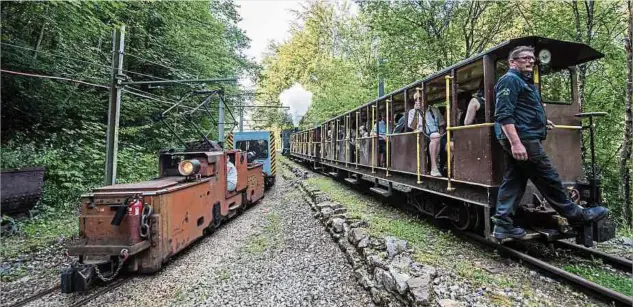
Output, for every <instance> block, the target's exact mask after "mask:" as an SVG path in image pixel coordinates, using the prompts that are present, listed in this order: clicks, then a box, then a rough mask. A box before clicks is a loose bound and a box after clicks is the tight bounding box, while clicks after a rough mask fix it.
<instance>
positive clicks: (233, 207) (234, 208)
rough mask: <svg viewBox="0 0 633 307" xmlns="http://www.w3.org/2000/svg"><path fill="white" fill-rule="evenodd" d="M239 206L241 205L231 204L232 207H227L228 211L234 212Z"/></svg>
mask: <svg viewBox="0 0 633 307" xmlns="http://www.w3.org/2000/svg"><path fill="white" fill-rule="evenodd" d="M240 206H241V204H233V205H231V206H229V211H235V210H236V209H238V208H239V207H240Z"/></svg>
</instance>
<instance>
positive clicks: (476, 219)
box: [291, 36, 615, 246]
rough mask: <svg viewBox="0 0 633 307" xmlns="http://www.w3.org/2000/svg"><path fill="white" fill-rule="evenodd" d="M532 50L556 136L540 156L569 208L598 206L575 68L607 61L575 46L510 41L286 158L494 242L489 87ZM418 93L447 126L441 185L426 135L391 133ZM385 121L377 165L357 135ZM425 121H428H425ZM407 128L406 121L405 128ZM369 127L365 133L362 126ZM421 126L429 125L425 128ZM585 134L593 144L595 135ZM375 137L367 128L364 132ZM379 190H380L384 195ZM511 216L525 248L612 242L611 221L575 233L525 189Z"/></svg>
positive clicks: (308, 141) (370, 146) (404, 91)
mask: <svg viewBox="0 0 633 307" xmlns="http://www.w3.org/2000/svg"><path fill="white" fill-rule="evenodd" d="M521 45H529V46H534V47H535V54H536V55H537V58H538V61H537V63H536V64H537V65H535V68H534V82H535V84H537V86H538V88H539V90H540V91H541V96H542V99H543V103H544V104H545V106H546V107H545V109H546V112H547V117H548V119H549V120H551V121H552V122H554V123H555V124H556V128H555V129H553V130H550V131H548V136H547V140H546V141H545V142H544V148H545V150H546V152H547V153H548V155H549V156H550V158H551V160H552V162H553V164H554V165H555V167H556V168H557V170H558V171H559V174H560V176H561V180H562V181H563V184H564V186H566V187H568V189H569V191H570V195H572V199H573V200H575V201H576V202H577V203H579V204H582V205H585V206H593V205H596V204H598V203H599V202H600V201H601V199H600V192H599V191H600V190H599V182H597V181H596V180H593V179H592V178H594V177H595V176H589V179H592V180H587V179H585V178H584V175H583V170H582V165H583V161H582V156H581V143H582V130H583V129H585V128H589V127H590V126H591V125H589V126H582V119H583V118H588V120H589V121H591V122H592V123H593V121H594V116H597V115H602V114H596V113H585V114H579V112H580V108H579V104H578V101H579V99H578V92H577V83H578V80H577V77H576V72H575V66H577V65H579V64H582V63H586V62H590V61H593V60H597V59H600V58H602V57H603V54H601V53H600V52H598V51H596V50H594V49H592V48H591V47H589V46H587V45H584V44H580V43H574V42H567V41H560V40H554V39H549V38H544V37H536V36H531V37H523V38H517V39H513V40H509V41H506V42H504V43H502V44H500V45H498V46H496V47H494V48H491V49H489V50H487V51H485V52H482V53H480V54H477V55H475V56H472V57H470V58H468V59H466V60H464V61H462V62H460V63H458V64H455V65H453V66H451V67H448V68H446V69H443V70H441V71H439V72H437V73H435V74H432V75H430V76H428V77H426V78H424V79H422V80H419V81H416V82H414V83H412V84H409V85H407V86H405V87H403V88H401V89H398V90H395V91H393V92H391V93H389V94H386V95H384V96H382V97H379V98H378V99H376V100H374V101H371V102H369V103H367V104H365V105H362V106H360V107H358V108H356V109H354V110H351V111H349V112H347V113H345V114H341V115H340V116H338V117H336V118H332V119H330V120H327V121H326V122H324V123H322V124H320V125H318V126H317V127H315V128H312V129H307V130H303V131H299V132H297V133H294V134H293V135H292V136H291V155H292V157H294V158H296V159H301V160H304V161H308V162H310V163H312V165H313V166H314V167H316V168H325V169H326V170H329V171H331V173H332V174H334V175H338V176H342V177H346V178H345V180H346V181H348V182H350V183H357V182H358V180H370V181H374V187H373V188H371V190H372V191H374V192H376V193H378V194H380V195H383V196H390V195H391V194H392V187H393V183H398V184H400V185H401V186H406V187H407V188H409V189H411V192H409V194H408V204H409V205H411V206H414V207H415V208H416V209H418V210H419V211H420V212H423V213H425V214H428V215H430V216H433V217H434V218H436V219H447V220H449V221H451V222H452V223H453V225H455V226H456V227H457V228H458V229H461V230H467V229H468V230H477V231H482V232H483V233H484V234H485V236H486V237H487V238H488V239H490V240H494V238H493V237H492V236H491V221H490V217H491V215H493V214H494V207H495V203H496V196H497V190H498V188H499V185H500V184H501V181H502V176H503V171H504V165H503V152H502V149H501V147H500V145H499V143H498V141H497V140H496V137H495V132H494V123H493V122H494V120H493V116H494V103H493V101H494V86H495V83H496V81H497V79H498V78H499V77H501V76H502V75H503V74H505V73H506V72H507V70H508V66H507V57H508V54H509V52H510V50H512V49H513V48H514V47H516V46H521ZM480 86H483V91H484V98H485V106H483V107H484V112H485V114H484V116H483V118H485V121H484V122H482V123H477V124H473V125H468V126H464V125H463V124H462V123H461V122H460V116H459V115H460V113H462V112H465V105H466V104H467V102H468V100H469V98H470V97H471V96H472V94H473V93H474V92H477V91H478V90H479V87H480ZM416 92H418V93H419V95H421V97H422V100H423V101H424V105H425V106H427V107H428V105H433V106H437V107H439V109H440V110H441V111H442V114H444V119H445V121H446V124H447V131H446V136H447V139H448V140H452V141H453V143H454V148H452V149H451V148H450V146H446V147H447V151H448V152H447V156H448V157H450V156H451V155H452V156H453V159H447V168H446V171H445V173H444V174H443V176H442V177H434V176H431V175H430V171H431V170H430V166H429V156H428V142H429V141H428V136H427V135H425V133H424V132H422V131H421V132H407V133H392V132H391V131H393V127H394V125H395V116H396V115H397V114H398V113H403V114H404V116H407V114H408V111H409V110H410V109H411V108H413V104H414V101H413V97H414V95H415V93H416ZM378 117H382V118H383V119H384V120H385V125H386V130H387V134H386V136H385V145H386V146H385V153H384V155H385V158H384V164H381V161H380V159H379V157H380V155H379V146H380V145H379V137H378V136H363V135H360V132H359V128H360V127H361V125H365V126H369V125H371V126H375V125H376V122H377V118H378ZM422 118H423V121H425V120H426V119H425V116H422ZM405 122H406V119H405ZM368 123H369V125H368ZM423 125H425V123H424V124H423ZM590 129H591V130H590V131H589V133H590V134H591V138H593V130H592V129H593V128H590ZM367 130H368V131H371V130H372V129H371V127H367ZM592 144H593V143H592ZM379 180H386V181H387V182H388V184H387V185H386V186H384V185H380V184H379ZM516 209H517V212H516V219H517V221H518V222H519V223H520V224H521V225H523V226H525V227H527V228H529V229H530V233H529V234H528V238H544V239H547V240H557V239H560V238H566V237H576V238H577V239H578V241H580V242H582V243H583V244H585V245H588V246H589V245H592V244H593V242H592V241H594V240H595V241H605V240H608V239H611V238H613V237H614V231H615V226H614V224H613V223H612V222H610V221H609V220H608V219H603V220H600V221H598V222H596V223H594V224H593V225H584V226H583V227H580V228H574V227H571V226H570V225H569V223H568V222H567V220H566V219H565V218H563V217H562V216H559V215H558V214H557V213H556V211H554V210H553V209H552V208H551V206H549V205H548V204H547V202H546V201H544V200H543V198H542V197H541V195H540V194H539V193H538V191H536V189H535V188H534V186H533V185H532V184H531V183H530V184H529V185H528V188H527V191H526V193H525V194H524V197H523V199H522V200H521V203H520V206H518V208H516Z"/></svg>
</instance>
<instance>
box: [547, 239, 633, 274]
mask: <svg viewBox="0 0 633 307" xmlns="http://www.w3.org/2000/svg"><path fill="white" fill-rule="evenodd" d="M555 244H556V245H558V246H559V247H562V248H567V249H571V250H576V251H579V252H580V253H582V254H585V255H589V256H594V257H596V258H600V259H602V260H604V262H605V263H608V264H610V265H611V266H613V267H614V268H616V269H618V270H622V271H626V272H629V273H631V272H632V271H633V261H631V260H629V259H625V258H622V257H618V256H614V255H610V254H607V253H605V252H601V251H599V250H595V249H591V248H587V247H584V246H582V245H578V244H574V243H570V242H567V241H556V242H555Z"/></svg>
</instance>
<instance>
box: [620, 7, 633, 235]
mask: <svg viewBox="0 0 633 307" xmlns="http://www.w3.org/2000/svg"><path fill="white" fill-rule="evenodd" d="M627 13H628V22H627V24H628V26H627V28H628V29H627V33H626V40H625V44H626V45H625V49H626V99H625V102H624V104H625V107H624V108H625V113H624V139H623V141H622V142H623V144H622V152H621V153H620V179H621V180H622V183H621V184H620V188H619V192H620V199H621V200H622V217H623V218H624V220H625V222H626V225H627V227H628V228H629V229H631V228H632V227H633V204H632V200H631V198H632V195H631V154H632V152H633V140H632V139H631V137H632V136H631V134H633V112H632V110H631V100H633V50H632V46H631V44H632V43H633V4H632V3H631V1H627Z"/></svg>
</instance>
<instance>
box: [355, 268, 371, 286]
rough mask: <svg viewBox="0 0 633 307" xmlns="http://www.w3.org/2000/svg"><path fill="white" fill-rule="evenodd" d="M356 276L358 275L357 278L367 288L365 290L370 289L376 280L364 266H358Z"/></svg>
mask: <svg viewBox="0 0 633 307" xmlns="http://www.w3.org/2000/svg"><path fill="white" fill-rule="evenodd" d="M354 276H356V279H357V280H358V283H359V284H360V285H361V286H362V287H363V288H365V290H369V289H370V288H372V287H373V286H374V282H373V281H372V280H371V278H370V277H369V274H367V271H365V270H364V269H362V268H358V269H356V270H355V271H354Z"/></svg>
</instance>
